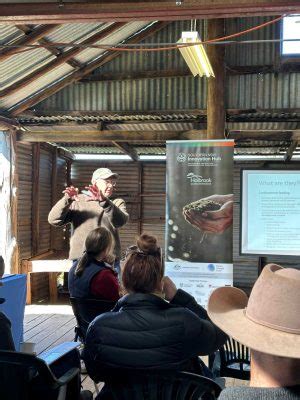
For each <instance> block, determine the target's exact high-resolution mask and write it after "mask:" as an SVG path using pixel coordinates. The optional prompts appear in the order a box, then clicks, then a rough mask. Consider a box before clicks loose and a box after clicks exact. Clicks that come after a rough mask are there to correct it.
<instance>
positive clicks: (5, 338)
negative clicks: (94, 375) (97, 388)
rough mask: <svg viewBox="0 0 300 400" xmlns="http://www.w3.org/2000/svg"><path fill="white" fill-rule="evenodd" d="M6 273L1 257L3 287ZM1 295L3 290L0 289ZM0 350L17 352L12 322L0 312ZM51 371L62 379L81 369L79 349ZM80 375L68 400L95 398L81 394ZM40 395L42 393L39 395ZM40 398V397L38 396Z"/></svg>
mask: <svg viewBox="0 0 300 400" xmlns="http://www.w3.org/2000/svg"><path fill="white" fill-rule="evenodd" d="M3 271H4V261H3V258H2V256H0V286H2V285H3V284H2V282H1V279H2V275H3ZM0 294H1V289H0ZM4 302H5V299H4V298H0V304H2V303H4ZM0 350H8V351H15V345H14V341H13V337H12V331H11V322H10V320H9V319H8V318H7V317H6V315H5V314H4V313H2V312H0ZM49 366H50V369H51V371H52V372H53V374H54V375H55V376H56V377H57V378H60V377H61V376H62V375H64V374H65V373H66V372H67V371H68V370H69V369H71V368H79V369H80V357H79V352H78V350H77V349H74V350H72V351H69V352H68V353H66V354H65V355H64V356H62V357H61V358H60V359H59V360H57V361H55V362H54V363H52V364H50V365H49ZM34 379H35V380H36V382H37V383H38V382H39V377H35V378H34ZM80 386H81V383H80V374H78V375H77V376H76V377H75V378H74V379H73V380H72V381H70V383H69V384H68V388H67V394H66V400H77V399H78V400H79V399H80V400H92V398H93V396H92V393H91V392H90V391H89V390H83V391H81V392H80ZM34 388H35V386H34V383H33V385H32V392H31V393H30V398H32V399H35V398H36V396H35V391H34ZM39 394H40V393H39ZM38 397H39V395H38Z"/></svg>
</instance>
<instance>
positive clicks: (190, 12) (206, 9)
mask: <svg viewBox="0 0 300 400" xmlns="http://www.w3.org/2000/svg"><path fill="white" fill-rule="evenodd" d="M299 12H300V4H299V0H273V1H267V0H252V1H251V2H249V0H214V1H213V0H209V1H208V0H184V1H180V2H179V1H178V2H175V0H172V1H170V0H154V1H151V0H150V1H140V0H136V1H134V0H131V1H120V0H119V1H110V0H108V1H101V2H96V1H95V0H93V1H86V2H85V3H84V4H82V3H76V2H71V1H70V2H63V3H62V6H61V7H58V6H57V3H51V2H48V3H44V2H43V3H42V2H41V3H21V4H20V3H10V4H2V5H0V23H1V22H5V23H11V24H17V23H21V24H22V23H33V24H37V23H39V24H41V23H53V22H54V21H56V22H59V23H67V22H99V21H110V22H111V21H127V22H128V21H137V20H140V21H156V20H160V21H163V20H165V21H175V20H184V19H191V18H193V19H203V18H205V19H208V18H233V17H238V16H245V15H246V16H254V15H259V16H260V15H280V14H283V13H299Z"/></svg>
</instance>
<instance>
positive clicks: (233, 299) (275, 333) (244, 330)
mask: <svg viewBox="0 0 300 400" xmlns="http://www.w3.org/2000/svg"><path fill="white" fill-rule="evenodd" d="M247 303H248V298H247V296H246V294H245V293H244V292H243V291H242V290H240V289H237V288H233V287H222V288H218V289H216V290H215V291H214V292H212V294H211V296H210V298H209V302H208V315H209V317H210V319H211V320H212V321H213V322H214V323H215V324H216V325H217V326H218V327H219V328H221V329H222V330H223V331H224V332H225V333H227V335H229V336H231V337H232V338H233V339H235V340H237V341H238V342H240V343H242V344H244V345H246V346H247V347H249V348H250V349H253V350H256V351H259V352H261V353H267V354H271V355H274V356H279V357H288V358H300V335H297V334H293V333H286V332H283V331H279V330H275V329H272V328H269V327H267V326H263V325H260V324H257V323H255V322H253V321H251V320H250V319H248V318H247V317H246V315H245V308H246V306H247Z"/></svg>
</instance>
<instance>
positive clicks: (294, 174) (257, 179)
mask: <svg viewBox="0 0 300 400" xmlns="http://www.w3.org/2000/svg"><path fill="white" fill-rule="evenodd" d="M240 184H241V185H240V254H241V255H243V254H245V255H246V254H247V255H258V256H267V255H279V256H280V255H288V256H300V171H299V170H296V169H278V170H277V169H250V168H245V169H241V181H240ZM250 213H251V214H250ZM250 217H251V218H250Z"/></svg>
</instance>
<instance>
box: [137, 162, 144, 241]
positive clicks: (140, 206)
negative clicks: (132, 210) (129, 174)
mask: <svg viewBox="0 0 300 400" xmlns="http://www.w3.org/2000/svg"><path fill="white" fill-rule="evenodd" d="M143 167H144V165H143V163H139V165H138V174H139V189H138V202H139V203H138V216H137V217H138V234H139V235H141V233H142V228H143V226H142V225H143V224H142V214H143V203H144V199H143V197H142V192H143V176H144V168H143Z"/></svg>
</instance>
